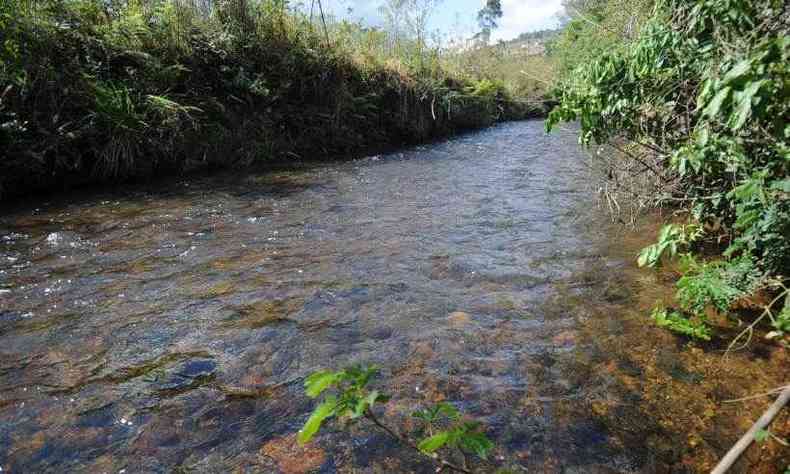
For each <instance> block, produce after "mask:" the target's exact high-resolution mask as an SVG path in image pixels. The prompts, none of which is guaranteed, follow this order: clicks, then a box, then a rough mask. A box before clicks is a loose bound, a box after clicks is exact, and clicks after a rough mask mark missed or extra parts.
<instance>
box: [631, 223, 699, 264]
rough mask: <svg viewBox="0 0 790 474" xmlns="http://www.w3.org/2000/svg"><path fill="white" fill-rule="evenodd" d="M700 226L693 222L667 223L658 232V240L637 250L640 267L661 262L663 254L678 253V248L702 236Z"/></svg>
mask: <svg viewBox="0 0 790 474" xmlns="http://www.w3.org/2000/svg"><path fill="white" fill-rule="evenodd" d="M702 234H703V231H702V227H700V226H698V225H695V224H687V225H678V224H668V225H665V226H664V227H662V228H661V231H660V232H659V233H658V242H656V243H655V244H652V245H649V246H647V247H645V248H644V249H642V251H641V252H639V257H638V258H637V263H638V264H639V266H640V267H644V266H648V267H655V266H657V265H658V264H659V263H661V257H662V256H664V255H665V254H667V255H669V257H670V258H672V257H675V256H676V255H677V254H678V250H679V249H681V248H684V247H688V246H689V245H691V244H692V243H694V242H695V241H697V240H698V239H699V238H700V237H702Z"/></svg>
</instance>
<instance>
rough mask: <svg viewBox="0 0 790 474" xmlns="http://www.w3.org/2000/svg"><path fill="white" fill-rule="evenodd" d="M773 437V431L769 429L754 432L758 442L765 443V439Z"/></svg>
mask: <svg viewBox="0 0 790 474" xmlns="http://www.w3.org/2000/svg"><path fill="white" fill-rule="evenodd" d="M770 437H771V432H770V431H768V430H757V433H755V434H754V440H755V441H757V442H758V443H763V442H765V440H767V439H768V438H770Z"/></svg>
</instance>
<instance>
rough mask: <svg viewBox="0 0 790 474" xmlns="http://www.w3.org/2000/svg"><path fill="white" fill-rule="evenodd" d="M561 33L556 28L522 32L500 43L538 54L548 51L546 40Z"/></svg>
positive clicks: (531, 54) (514, 49) (528, 53)
mask: <svg viewBox="0 0 790 474" xmlns="http://www.w3.org/2000/svg"><path fill="white" fill-rule="evenodd" d="M559 33H560V30H559V29H556V30H540V31H529V32H526V33H521V34H520V35H518V37H516V38H513V39H512V40H508V41H500V42H499V45H500V46H504V47H505V48H507V49H510V50H511V51H514V52H515V51H519V52H522V53H524V54H525V55H529V56H533V55H534V56H538V55H542V54H545V53H546V42H547V41H549V40H550V39H552V38H554V37H555V36H557V35H558V34H559Z"/></svg>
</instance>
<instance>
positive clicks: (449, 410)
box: [436, 402, 461, 421]
mask: <svg viewBox="0 0 790 474" xmlns="http://www.w3.org/2000/svg"><path fill="white" fill-rule="evenodd" d="M436 412H437V413H440V414H442V415H444V416H446V417H447V418H448V419H450V420H452V421H457V420H458V419H459V418H461V413H460V412H459V411H458V409H457V408H455V407H454V406H453V405H451V404H449V403H447V402H439V403H437V404H436Z"/></svg>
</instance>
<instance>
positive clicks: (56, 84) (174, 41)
mask: <svg viewBox="0 0 790 474" xmlns="http://www.w3.org/2000/svg"><path fill="white" fill-rule="evenodd" d="M0 34H2V37H0V44H1V45H2V48H1V49H0V56H1V57H0V59H1V61H0V64H2V66H0V67H1V68H2V69H0V147H1V148H0V195H4V194H5V195H7V194H14V193H24V192H30V191H31V190H32V189H36V188H47V187H52V186H63V185H64V184H68V183H72V184H73V183H85V182H94V181H100V180H111V179H124V178H128V177H135V176H148V175H151V174H153V173H155V172H168V171H179V170H185V169H193V168H197V167H201V166H211V165H214V166H229V165H247V164H250V163H253V162H257V161H260V160H265V159H271V158H294V157H302V158H309V159H321V158H328V157H342V156H346V155H348V154H355V153H358V152H361V151H363V150H371V149H376V148H385V147H389V146H392V145H397V144H402V143H410V142H417V141H423V140H426V139H429V138H431V137H436V136H440V135H444V134H448V133H452V132H454V131H456V130H459V129H462V128H467V127H479V126H484V125H488V124H491V123H493V122H494V121H496V120H499V119H504V118H510V117H521V116H525V115H528V114H529V113H531V112H534V110H528V109H527V107H520V106H518V105H515V104H514V103H512V102H509V98H508V97H506V95H505V94H504V93H503V91H502V90H500V89H497V90H495V91H492V93H491V94H470V93H468V90H467V89H468V88H470V87H471V88H473V89H474V88H475V87H476V86H475V85H474V84H468V83H465V82H462V81H458V80H456V79H454V78H452V77H450V76H449V75H447V74H446V73H444V72H443V71H442V69H441V68H435V67H434V68H427V67H426V68H422V69H420V70H402V69H398V68H394V67H387V66H386V65H382V64H373V63H360V62H359V61H356V60H355V59H354V58H353V56H352V55H350V54H348V53H347V52H346V51H344V50H343V48H341V47H339V46H336V45H334V43H332V42H328V40H327V37H326V35H325V34H324V32H322V31H321V30H320V29H317V28H316V27H315V25H314V22H311V21H309V19H308V18H307V17H305V16H304V15H300V14H299V13H298V12H297V11H294V10H289V9H286V8H285V2H282V1H281V0H262V1H255V2H252V1H250V2H247V1H244V0H228V1H223V2H194V3H189V2H185V1H175V0H129V1H117V2H105V1H101V0H48V1H37V2H36V1H32V0H6V1H4V2H3V3H2V5H0Z"/></svg>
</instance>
